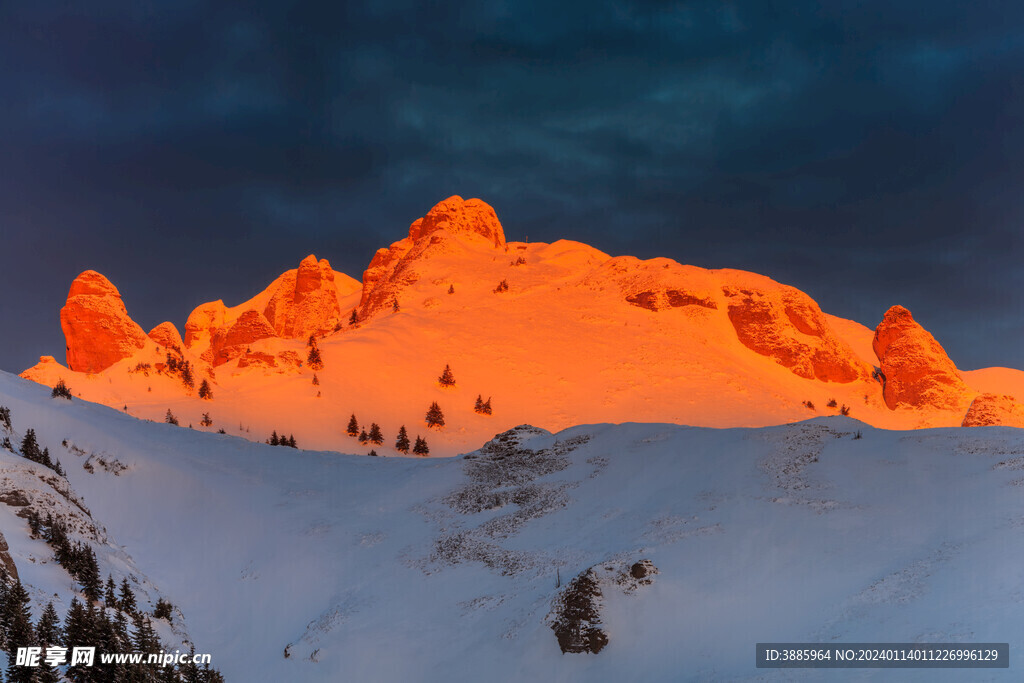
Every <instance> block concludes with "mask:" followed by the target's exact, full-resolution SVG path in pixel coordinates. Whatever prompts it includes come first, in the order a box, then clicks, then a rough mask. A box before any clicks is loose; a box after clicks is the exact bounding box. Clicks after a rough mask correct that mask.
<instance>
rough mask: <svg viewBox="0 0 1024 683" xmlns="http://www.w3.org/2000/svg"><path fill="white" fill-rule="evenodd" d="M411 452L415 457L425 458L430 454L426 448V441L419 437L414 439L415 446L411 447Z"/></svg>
mask: <svg viewBox="0 0 1024 683" xmlns="http://www.w3.org/2000/svg"><path fill="white" fill-rule="evenodd" d="M412 452H413V453H415V454H416V455H422V456H424V457H426V455H427V454H428V453H430V449H429V448H427V440H426V439H421V438H420V437H419V436H417V437H416V445H415V446H413V447H412Z"/></svg>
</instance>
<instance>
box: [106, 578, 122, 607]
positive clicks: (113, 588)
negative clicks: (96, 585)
mask: <svg viewBox="0 0 1024 683" xmlns="http://www.w3.org/2000/svg"><path fill="white" fill-rule="evenodd" d="M103 604H104V605H105V606H106V607H109V608H110V609H118V607H119V604H118V602H117V584H115V583H114V577H113V576H112V575H110V574H107V584H106V586H105V588H104V590H103Z"/></svg>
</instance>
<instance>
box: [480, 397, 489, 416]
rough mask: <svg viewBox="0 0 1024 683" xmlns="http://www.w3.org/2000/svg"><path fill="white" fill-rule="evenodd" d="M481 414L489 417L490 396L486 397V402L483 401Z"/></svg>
mask: <svg viewBox="0 0 1024 683" xmlns="http://www.w3.org/2000/svg"><path fill="white" fill-rule="evenodd" d="M481 412H482V413H483V414H484V415H490V414H491V397H490V396H488V397H487V400H486V401H484V405H483V409H482V410H481Z"/></svg>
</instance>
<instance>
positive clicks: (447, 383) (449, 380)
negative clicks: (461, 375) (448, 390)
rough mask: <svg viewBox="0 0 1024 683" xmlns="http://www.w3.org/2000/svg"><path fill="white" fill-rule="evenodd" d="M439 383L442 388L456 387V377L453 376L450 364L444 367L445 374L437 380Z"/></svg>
mask: <svg viewBox="0 0 1024 683" xmlns="http://www.w3.org/2000/svg"><path fill="white" fill-rule="evenodd" d="M437 383H438V384H440V385H441V386H442V387H453V386H455V375H453V374H452V368H451V366H449V365H448V364H445V366H444V372H442V373H441V376H440V377H438V378H437Z"/></svg>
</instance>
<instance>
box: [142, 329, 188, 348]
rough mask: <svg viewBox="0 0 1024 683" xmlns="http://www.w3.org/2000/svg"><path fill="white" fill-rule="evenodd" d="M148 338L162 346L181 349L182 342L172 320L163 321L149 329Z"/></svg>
mask: <svg viewBox="0 0 1024 683" xmlns="http://www.w3.org/2000/svg"><path fill="white" fill-rule="evenodd" d="M149 338H150V339H152V340H153V341H155V342H156V343H157V344H159V345H160V346H162V347H164V348H169V349H178V350H181V349H182V348H183V347H184V342H183V341H182V339H181V335H180V334H179V333H178V328H177V327H175V326H174V323H172V322H163V323H160V324H159V325H157V326H156V327H154V328H153V329H151V330H150V331H149Z"/></svg>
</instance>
